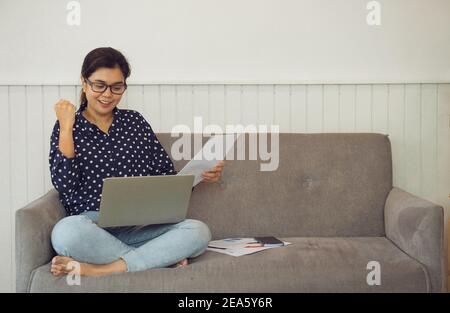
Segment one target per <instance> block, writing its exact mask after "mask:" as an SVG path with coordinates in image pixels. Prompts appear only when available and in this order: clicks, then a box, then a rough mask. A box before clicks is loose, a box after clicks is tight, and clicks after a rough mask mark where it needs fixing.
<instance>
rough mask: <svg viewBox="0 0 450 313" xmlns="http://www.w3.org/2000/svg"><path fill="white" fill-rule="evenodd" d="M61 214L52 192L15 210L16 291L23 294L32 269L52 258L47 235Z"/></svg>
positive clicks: (56, 197) (59, 206)
mask: <svg viewBox="0 0 450 313" xmlns="http://www.w3.org/2000/svg"><path fill="white" fill-rule="evenodd" d="M65 215H66V212H65V210H64V207H63V206H62V204H61V202H60V201H59V195H58V192H57V191H56V190H55V189H52V190H50V191H49V192H47V193H46V194H45V195H43V196H42V197H40V198H38V199H36V200H34V201H33V202H31V203H29V204H28V205H27V206H25V207H23V208H21V209H19V210H17V211H16V291H17V292H27V289H28V283H29V280H30V276H31V273H32V272H33V270H34V269H36V268H38V267H39V266H42V265H44V264H46V263H48V262H50V260H51V259H52V257H53V256H54V254H55V252H54V250H53V248H52V244H51V239H50V235H51V232H52V229H53V226H54V225H55V224H56V222H58V221H59V220H60V219H62V218H63V217H64V216H65Z"/></svg>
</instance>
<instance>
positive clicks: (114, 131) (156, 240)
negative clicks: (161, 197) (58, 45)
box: [49, 48, 224, 276]
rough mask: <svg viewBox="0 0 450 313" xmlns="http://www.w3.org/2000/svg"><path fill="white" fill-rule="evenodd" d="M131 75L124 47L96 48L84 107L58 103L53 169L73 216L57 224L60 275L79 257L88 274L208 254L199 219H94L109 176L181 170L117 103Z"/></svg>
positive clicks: (209, 175) (215, 173)
mask: <svg viewBox="0 0 450 313" xmlns="http://www.w3.org/2000/svg"><path fill="white" fill-rule="evenodd" d="M129 75H130V67H129V64H128V62H127V60H126V58H125V57H124V56H123V55H122V54H121V53H120V52H119V51H117V50H115V49H113V48H98V49H95V50H93V51H91V52H89V53H88V54H87V56H86V57H85V59H84V62H83V66H82V69H81V83H82V88H83V90H82V93H81V104H80V108H79V109H78V111H76V108H75V106H74V105H73V104H71V103H70V102H69V101H66V100H59V101H58V102H57V103H56V104H55V112H56V117H57V121H56V123H55V126H54V129H53V133H52V136H51V148H50V157H49V161H50V171H51V179H52V183H53V185H54V187H55V189H56V190H58V192H59V195H60V200H61V202H62V204H63V205H64V207H65V209H66V210H67V213H68V216H67V217H65V218H63V219H61V220H60V221H59V222H58V223H57V224H56V225H55V227H54V228H53V231H52V236H51V239H52V245H53V248H54V249H55V251H56V252H57V254H58V256H56V257H54V258H53V260H52V266H51V272H52V273H53V274H54V275H57V276H58V275H64V274H67V273H69V272H70V271H71V270H72V266H71V265H72V263H70V264H69V262H72V261H75V262H78V264H79V270H80V273H79V274H81V275H86V276H97V275H107V274H111V273H119V272H127V271H128V272H134V271H140V270H145V269H150V268H159V267H167V266H169V265H174V264H177V265H178V266H183V265H187V263H188V261H187V258H194V257H197V256H199V255H200V254H202V253H203V252H204V251H205V250H206V247H207V245H208V242H209V241H210V239H211V232H210V230H209V228H208V226H207V225H206V224H204V223H203V222H201V221H198V220H193V219H186V220H184V221H182V222H180V223H174V224H160V225H147V226H140V227H139V226H134V227H112V228H101V227H99V226H98V225H97V224H96V221H97V220H98V210H99V205H100V198H101V191H102V185H103V179H105V178H107V177H117V176H123V177H125V176H148V175H175V174H176V171H175V169H174V166H173V164H172V161H171V160H170V158H169V156H168V155H167V153H166V152H165V150H164V148H163V147H162V146H161V144H160V143H159V141H158V139H157V138H156V136H155V134H154V132H153V130H152V128H151V127H150V125H149V124H148V123H147V121H146V120H145V119H144V117H143V116H142V115H141V114H140V113H138V112H136V111H133V110H125V109H119V108H117V105H118V103H119V102H120V99H121V98H122V95H123V93H124V92H125V90H126V88H127V85H126V79H127V78H128V77H129ZM223 165H224V163H223V161H222V162H221V163H219V164H218V166H216V167H214V168H213V169H212V170H211V171H207V172H205V173H203V178H204V181H207V182H216V181H218V180H219V178H220V176H221V172H222V167H223ZM124 209H126V208H124ZM177 262H178V263H177Z"/></svg>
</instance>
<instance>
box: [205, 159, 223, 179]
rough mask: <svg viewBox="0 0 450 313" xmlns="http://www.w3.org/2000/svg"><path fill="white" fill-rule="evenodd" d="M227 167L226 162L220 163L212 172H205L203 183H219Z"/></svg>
mask: <svg viewBox="0 0 450 313" xmlns="http://www.w3.org/2000/svg"><path fill="white" fill-rule="evenodd" d="M224 165H225V161H223V160H222V161H220V162H219V163H218V164H217V165H216V166H214V167H213V168H212V169H211V170H209V171H206V172H203V173H202V177H203V181H205V182H207V183H215V182H218V181H219V179H220V177H221V176H222V169H223V167H224Z"/></svg>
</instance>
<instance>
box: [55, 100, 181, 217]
mask: <svg viewBox="0 0 450 313" xmlns="http://www.w3.org/2000/svg"><path fill="white" fill-rule="evenodd" d="M83 109H84V108H83V107H81V108H80V109H79V110H78V111H77V112H76V115H75V124H74V127H73V139H74V144H75V157H73V158H67V157H65V156H64V155H63V154H62V153H61V151H59V147H58V145H59V122H58V121H56V123H55V126H54V128H53V133H52V135H51V142H50V156H49V162H50V173H51V180H52V183H53V186H54V187H55V189H56V190H58V192H59V197H60V200H61V202H62V204H63V205H64V207H65V209H66V211H67V213H68V214H69V215H77V214H80V213H83V212H84V211H98V210H99V208H100V199H101V193H102V187H103V180H104V179H105V178H107V177H127V176H151V175H176V174H177V172H176V171H175V168H174V166H173V163H172V161H171V159H170V158H169V156H168V155H167V153H166V151H165V150H164V148H163V147H162V146H161V144H160V142H159V141H158V139H157V138H156V135H155V133H154V132H153V130H152V128H151V126H150V125H149V124H148V123H147V121H146V120H145V118H144V117H143V116H142V115H141V114H140V113H138V112H137V111H133V110H126V109H119V108H117V107H116V108H114V111H113V113H114V116H113V122H112V124H111V126H110V128H109V130H108V134H106V133H104V132H103V131H102V130H100V129H99V128H98V127H97V126H96V125H94V124H92V123H90V122H89V121H88V120H87V119H86V118H85V117H84V116H83V115H82V114H81V112H82V110H83Z"/></svg>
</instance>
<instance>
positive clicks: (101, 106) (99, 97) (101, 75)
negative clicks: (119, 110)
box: [81, 67, 125, 115]
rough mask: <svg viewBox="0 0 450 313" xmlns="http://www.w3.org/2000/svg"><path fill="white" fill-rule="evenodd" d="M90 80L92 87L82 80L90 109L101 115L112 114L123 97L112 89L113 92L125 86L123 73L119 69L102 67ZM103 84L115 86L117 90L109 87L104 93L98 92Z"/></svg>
mask: <svg viewBox="0 0 450 313" xmlns="http://www.w3.org/2000/svg"><path fill="white" fill-rule="evenodd" d="M88 79H89V81H90V82H91V83H92V84H94V85H90V84H89V83H88V82H87V81H85V80H84V79H83V78H81V82H82V86H83V91H84V92H85V93H86V98H87V101H88V107H89V108H90V109H91V110H93V111H94V112H95V113H97V114H99V115H107V114H110V113H111V112H112V110H113V109H114V108H115V107H116V106H117V104H119V102H120V99H121V98H122V95H118V94H114V93H112V92H111V88H112V89H113V91H114V90H120V85H121V84H122V85H123V84H125V79H124V77H123V74H122V71H121V70H120V68H119V67H115V68H107V67H101V68H98V69H97V70H96V71H95V72H94V73H92V74H91V76H89V77H88ZM102 84H103V85H105V84H106V85H114V86H116V88H115V87H114V86H113V87H111V88H110V87H108V88H107V89H106V90H105V91H104V92H98V90H99V87H100V88H101V86H102ZM117 86H118V87H117ZM94 90H97V91H94ZM100 90H101V89H100Z"/></svg>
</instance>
